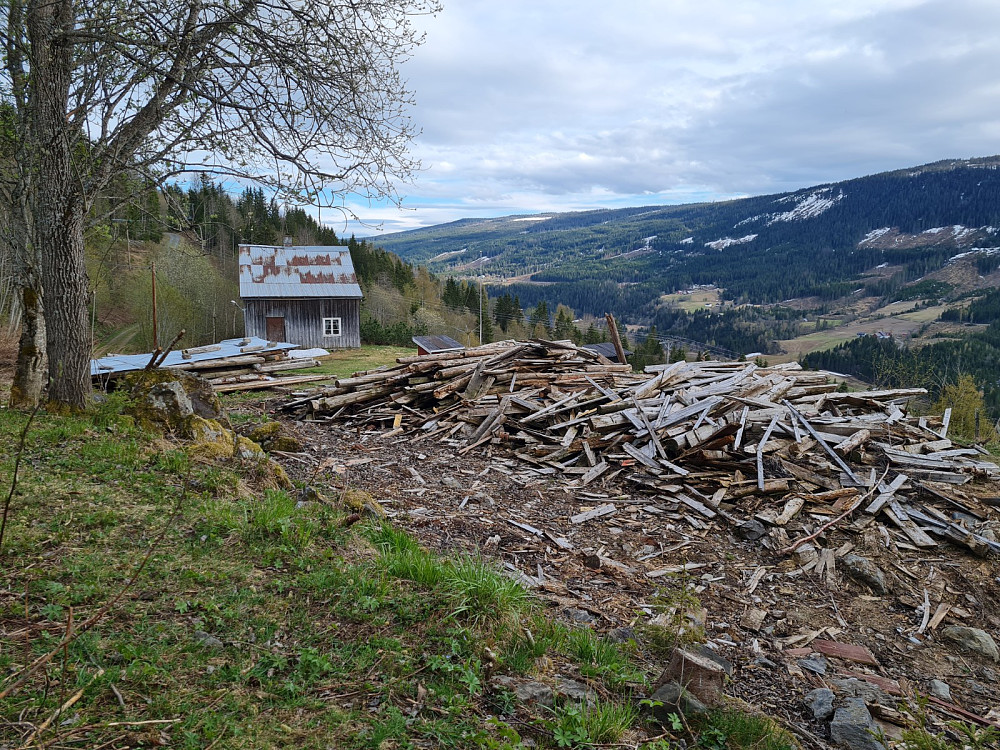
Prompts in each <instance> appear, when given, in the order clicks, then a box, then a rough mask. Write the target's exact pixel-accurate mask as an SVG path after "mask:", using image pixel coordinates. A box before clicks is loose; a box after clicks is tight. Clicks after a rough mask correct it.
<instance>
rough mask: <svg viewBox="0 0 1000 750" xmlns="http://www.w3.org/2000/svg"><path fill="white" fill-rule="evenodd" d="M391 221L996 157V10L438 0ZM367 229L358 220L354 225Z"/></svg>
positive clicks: (981, 1) (937, 0)
mask: <svg viewBox="0 0 1000 750" xmlns="http://www.w3.org/2000/svg"><path fill="white" fill-rule="evenodd" d="M445 2H446V5H445V8H444V10H443V11H442V13H441V14H439V15H438V16H437V17H435V18H427V19H425V20H424V21H423V22H422V24H423V26H424V28H425V29H426V32H427V41H426V44H425V45H424V46H423V47H421V48H420V49H419V50H417V52H416V54H415V56H414V58H413V60H411V61H410V62H409V63H407V64H406V66H405V67H404V75H405V76H406V77H407V78H408V79H409V81H410V85H411V88H413V90H414V91H415V95H416V99H417V107H416V108H415V109H414V111H413V115H414V118H415V120H416V122H417V123H418V124H419V125H420V126H421V127H422V128H423V134H422V136H421V137H420V138H419V139H418V140H417V142H416V143H415V144H414V155H415V156H417V157H418V158H420V159H421V160H422V161H423V163H424V166H425V170H424V171H423V172H421V173H420V174H419V175H417V177H416V179H415V181H414V183H413V184H412V185H409V186H403V187H402V188H401V192H402V193H403V194H404V195H407V196H408V198H407V199H406V200H405V201H404V205H412V206H414V207H415V209H416V210H415V211H412V212H405V211H404V212H402V213H399V212H397V211H396V210H395V209H392V208H388V209H387V208H382V207H379V208H377V209H369V208H368V207H367V206H361V207H358V211H359V214H360V215H361V216H363V217H365V218H366V219H370V220H382V221H384V222H386V225H387V227H389V226H390V225H391V227H392V228H393V229H397V228H399V227H400V226H404V225H405V226H407V227H411V226H419V225H428V224H434V223H440V222H442V221H448V220H452V219H456V218H460V217H463V216H473V215H475V216H487V215H502V214H507V213H523V212H530V211H549V210H575V209H581V208H593V207H598V206H620V205H641V204H645V203H664V202H684V201H687V200H691V199H711V198H723V197H732V196H736V195H744V194H752V193H760V192H770V191H777V190H786V189H793V188H798V187H804V186H808V185H812V184H818V183H822V182H827V181H833V180H839V179H844V178H849V177H854V176H859V175H862V174H870V173H872V172H876V171H881V170H884V169H891V168H898V167H903V166H910V165H914V164H919V163H923V162H927V161H933V160H937V159H942V158H948V157H960V156H977V155H978V156H982V155H987V154H991V153H994V152H997V151H1000V148H998V145H997V140H996V139H997V135H998V131H1000V96H997V94H998V90H997V89H998V84H997V83H996V76H995V71H996V70H997V69H998V68H1000V47H998V46H997V45H996V44H995V34H994V33H993V31H992V30H993V29H995V28H997V27H998V26H1000V4H996V3H987V2H985V0H883V1H881V2H875V1H872V0H814V1H813V2H809V3H804V2H801V1H800V0H783V1H780V2H779V1H777V0H774V1H771V2H768V1H765V0H757V1H756V2H753V1H750V2H741V3H733V2H732V1H731V0H703V1H696V0H675V1H674V2H663V0H631V1H630V0H621V1H620V2H618V3H607V2H601V3H597V2H593V1H592V0H575V1H573V2H570V1H569V0H550V1H547V2H545V3H538V2H537V1H536V0H533V1H530V2H529V0H507V1H506V2H503V3H497V2H495V0H445ZM358 231H359V234H360V233H366V234H367V233H370V232H369V231H368V230H360V229H359V230H358Z"/></svg>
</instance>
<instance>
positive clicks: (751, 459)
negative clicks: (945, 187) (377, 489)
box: [282, 339, 1000, 582]
mask: <svg viewBox="0 0 1000 750" xmlns="http://www.w3.org/2000/svg"><path fill="white" fill-rule="evenodd" d="M397 362H398V366H396V367H392V368H383V369H379V370H374V371H369V372H361V373H356V374H355V375H353V376H352V377H350V378H343V379H340V380H337V381H336V383H335V384H334V386H333V387H329V388H324V389H321V390H320V391H318V392H314V393H312V394H310V395H309V396H307V397H303V398H297V399H292V400H290V401H288V402H287V403H286V404H284V406H283V407H282V408H283V409H284V410H286V411H290V412H292V413H294V414H296V415H297V416H299V417H300V418H306V419H310V420H313V421H328V420H333V419H337V420H342V421H347V422H349V423H350V424H351V425H352V426H354V427H357V428H361V429H366V428H367V429H384V428H390V427H391V428H392V431H391V434H394V435H396V434H401V433H409V434H412V435H414V439H416V440H437V441H439V442H440V443H441V444H443V445H445V446H448V447H451V448H453V449H455V451H456V452H457V453H458V454H459V455H465V454H467V453H468V452H470V451H474V450H475V451H489V452H492V451H494V450H505V451H507V452H508V453H509V454H512V455H513V456H516V457H517V459H519V461H520V468H519V474H520V476H521V477H522V478H523V479H524V481H525V482H530V481H532V480H539V479H541V478H550V479H551V478H553V477H561V478H562V479H563V480H564V481H565V484H566V488H567V490H569V491H573V490H582V489H583V488H587V487H590V486H597V485H606V484H607V483H608V482H610V480H612V479H613V478H617V479H618V481H624V482H626V483H628V485H629V486H630V490H631V491H632V492H639V493H643V494H646V495H653V496H655V497H657V498H658V499H660V500H662V501H663V502H664V506H663V507H664V509H665V510H666V511H667V512H670V513H675V514H680V515H681V516H683V517H685V518H686V520H687V521H688V522H689V523H690V524H691V525H692V526H694V527H695V528H698V527H699V526H703V525H704V523H705V522H713V521H715V520H716V519H717V518H719V517H721V518H724V519H727V520H730V521H734V520H735V521H737V522H738V521H740V520H742V519H741V517H740V516H741V515H743V516H745V515H747V513H746V511H750V510H752V511H753V513H752V514H750V515H752V516H754V517H756V518H757V519H759V520H762V521H764V522H765V523H766V524H767V525H768V526H773V527H786V526H788V525H789V524H790V522H792V521H793V519H799V518H808V519H814V518H827V519H831V520H826V521H825V522H824V523H822V524H819V523H817V524H815V526H814V528H816V529H819V530H818V531H815V532H811V533H810V534H809V535H804V536H802V537H801V538H800V539H799V542H797V543H793V544H791V545H790V546H789V547H788V548H787V553H788V554H790V553H791V552H792V551H794V550H795V549H796V548H797V546H798V545H799V544H802V543H804V542H806V541H810V540H812V539H814V538H816V537H818V536H820V534H821V533H824V532H826V531H827V530H828V529H830V528H831V527H834V526H837V525H839V524H858V523H861V524H864V523H865V521H864V519H863V517H864V516H866V515H867V516H878V517H879V518H880V519H881V520H882V522H883V523H885V524H887V525H888V527H889V528H890V529H893V530H894V531H893V532H892V533H895V534H898V535H899V538H900V540H901V541H904V543H906V544H909V545H911V546H914V547H917V548H925V549H926V548H931V547H934V546H936V545H937V544H938V542H939V541H941V540H945V541H948V542H950V543H953V544H957V545H960V546H963V547H965V548H967V549H969V550H970V551H973V552H975V553H977V554H984V553H986V552H989V551H997V550H1000V544H998V543H997V542H994V541H992V540H991V539H988V538H985V537H983V536H981V535H979V534H977V533H976V532H975V531H974V530H972V529H970V528H969V527H968V526H967V525H964V521H963V520H956V519H953V518H951V517H950V516H949V515H947V514H946V513H944V512H942V511H940V510H938V509H937V508H936V507H935V506H936V505H940V504H941V502H945V503H949V504H952V505H957V506H958V507H964V506H963V505H962V503H961V502H960V501H959V500H952V499H951V495H952V494H953V492H954V490H952V489H948V488H949V487H957V486H959V485H961V484H964V483H966V482H968V481H970V480H971V479H973V478H975V477H988V478H997V477H998V476H1000V468H998V467H997V465H996V464H994V463H992V462H990V461H988V460H985V459H984V457H983V456H982V455H981V454H980V453H979V452H978V451H976V450H975V449H963V448H957V447H956V446H955V445H954V444H953V443H952V442H951V441H950V440H948V439H947V438H943V437H941V436H942V434H944V432H945V425H944V424H943V423H941V422H942V420H941V419H940V418H934V417H920V418H919V419H916V418H913V417H910V416H907V414H906V404H907V401H908V399H910V398H912V397H914V396H918V395H923V394H925V393H926V391H924V390H923V389H919V388H900V389H893V390H872V391H859V392H846V393H842V392H839V391H838V385H837V384H836V383H835V382H831V378H829V377H828V376H827V374H826V373H823V372H810V371H804V370H802V369H801V368H800V367H799V366H798V365H797V364H795V363H790V364H783V365H778V366H775V367H760V366H758V365H757V364H754V363H749V362H712V361H708V362H675V363H672V364H669V365H655V366H651V367H648V368H647V371H646V372H645V373H633V372H632V371H631V369H630V367H629V366H628V365H619V364H614V363H612V362H610V361H609V360H607V359H605V358H604V357H602V356H601V355H599V354H596V353H594V352H591V351H588V350H586V349H582V348H580V347H577V346H574V345H573V344H572V343H570V342H563V341H545V340H540V339H533V340H530V341H504V342H499V343H494V344H487V345H484V346H480V347H475V348H471V349H466V350H464V351H461V352H446V353H441V354H433V355H426V356H411V357H402V358H400V359H398V360H397ZM935 419H937V422H939V423H941V424H935ZM745 477H746V478H745ZM762 498H766V500H764V501H763V505H762V504H761V503H762ZM861 506H864V507H861ZM741 511H743V513H741ZM614 513H615V505H614V504H613V503H612V504H604V505H600V506H599V507H591V508H587V509H584V510H582V511H581V512H580V513H579V514H577V515H575V516H573V518H572V519H570V520H571V522H572V523H574V524H577V523H584V522H587V521H590V520H592V519H598V518H602V517H603V518H605V520H606V518H607V517H610V516H612V515H613V514H614ZM852 519H853V520H852ZM807 526H808V524H807ZM813 562H814V567H815V566H816V565H819V566H820V572H824V571H825V572H826V573H827V576H828V579H829V580H830V581H831V582H832V581H833V580H834V577H835V570H836V559H835V556H833V555H832V554H831V555H830V556H823V557H821V556H820V554H819V553H817V557H816V560H815V561H813Z"/></svg>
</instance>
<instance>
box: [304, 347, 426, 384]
mask: <svg viewBox="0 0 1000 750" xmlns="http://www.w3.org/2000/svg"><path fill="white" fill-rule="evenodd" d="M416 353H417V350H416V349H409V348H404V347H401V346H371V345H367V346H362V347H361V348H360V349H343V350H341V351H338V352H333V353H332V354H331V355H330V356H328V357H323V358H322V359H321V360H320V362H319V366H318V367H311V368H309V369H308V370H301V371H299V370H296V371H295V374H296V375H298V374H302V375H311V374H316V375H330V376H331V377H335V378H349V377H350V376H351V375H353V374H354V373H356V372H364V371H365V370H375V369H377V368H379V367H395V366H396V358H397V357H412V356H413V355H414V354H416Z"/></svg>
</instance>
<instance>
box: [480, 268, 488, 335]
mask: <svg viewBox="0 0 1000 750" xmlns="http://www.w3.org/2000/svg"><path fill="white" fill-rule="evenodd" d="M484 278H486V277H485V276H480V277H479V343H480V344H482V343H483V279H484Z"/></svg>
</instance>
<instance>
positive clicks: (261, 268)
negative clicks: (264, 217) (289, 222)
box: [240, 245, 362, 299]
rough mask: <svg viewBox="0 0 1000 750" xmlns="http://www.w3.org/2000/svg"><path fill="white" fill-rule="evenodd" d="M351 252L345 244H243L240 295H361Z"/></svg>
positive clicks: (355, 296) (262, 296)
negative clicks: (299, 245)
mask: <svg viewBox="0 0 1000 750" xmlns="http://www.w3.org/2000/svg"><path fill="white" fill-rule="evenodd" d="M361 296H362V295H361V287H360V286H359V285H358V277H357V274H355V272H354V262H353V261H352V260H351V252H350V250H348V249H347V248H346V247H344V246H342V245H334V246H319V245H310V246H302V247H286V246H277V245H240V297H242V298H243V299H261V298H275V297H291V298H298V297H347V298H355V299H360V298H361Z"/></svg>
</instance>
